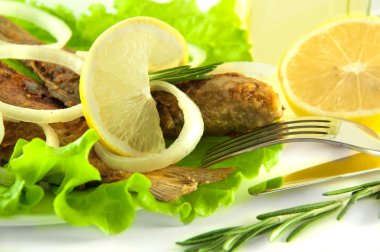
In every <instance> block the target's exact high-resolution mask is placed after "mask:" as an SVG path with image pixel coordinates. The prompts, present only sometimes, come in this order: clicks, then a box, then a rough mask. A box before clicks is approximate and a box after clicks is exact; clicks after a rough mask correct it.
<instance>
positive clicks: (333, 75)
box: [279, 17, 380, 130]
mask: <svg viewBox="0 0 380 252" xmlns="http://www.w3.org/2000/svg"><path fill="white" fill-rule="evenodd" d="M279 76H280V82H281V84H282V87H283V90H284V93H285V95H286V97H287V98H288V101H289V104H290V106H291V107H292V108H293V110H294V111H295V112H296V114H298V115H325V116H333V117H342V118H346V119H351V120H355V121H359V122H361V123H364V124H366V125H368V126H370V127H372V128H373V129H374V130H380V99H379V98H380V19H378V18H372V17H358V18H346V19H341V20H339V21H335V22H333V23H330V24H328V25H326V26H323V27H321V28H319V29H317V30H315V31H313V32H311V33H309V34H307V35H305V36H304V37H303V38H301V39H300V40H299V41H298V42H297V43H296V44H295V45H294V46H293V47H292V48H291V49H290V50H289V51H288V52H287V53H286V54H285V56H284V57H283V59H282V61H281V63H280V68H279Z"/></svg>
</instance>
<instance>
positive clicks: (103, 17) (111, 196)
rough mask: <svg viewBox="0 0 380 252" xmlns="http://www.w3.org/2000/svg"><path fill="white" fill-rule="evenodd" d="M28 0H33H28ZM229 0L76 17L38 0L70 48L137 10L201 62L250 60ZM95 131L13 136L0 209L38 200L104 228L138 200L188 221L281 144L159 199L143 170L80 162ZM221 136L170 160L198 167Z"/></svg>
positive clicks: (26, 207) (138, 6)
mask: <svg viewBox="0 0 380 252" xmlns="http://www.w3.org/2000/svg"><path fill="white" fill-rule="evenodd" d="M20 2H23V1H22V0H20ZM32 4H34V5H37V4H36V3H33V1H32ZM234 5H235V0H221V1H220V2H219V3H218V4H216V5H215V6H213V7H212V8H211V9H210V10H208V11H207V12H205V11H201V10H200V9H199V8H198V7H197V5H196V1H195V0H187V1H183V0H173V1H170V2H169V3H165V4H160V3H155V2H152V1H139V0H127V1H125V0H115V9H116V13H114V14H109V13H107V12H106V10H105V8H104V6H102V5H100V4H94V5H92V6H91V7H90V10H89V14H82V15H81V16H79V18H76V17H75V16H74V13H73V11H72V10H70V9H68V8H66V7H64V6H62V5H58V6H56V7H54V8H48V7H46V6H44V5H38V7H39V8H41V9H44V10H46V11H48V12H50V13H52V14H54V15H56V16H58V17H59V18H61V19H62V20H64V21H65V22H66V23H67V24H68V25H69V26H70V27H71V29H72V31H73V37H72V39H71V40H70V41H69V43H68V47H70V48H73V49H76V50H88V49H89V48H90V46H91V45H92V43H93V42H94V41H95V39H96V38H97V37H98V35H99V34H101V33H102V32H103V31H104V30H105V29H107V28H108V27H110V26H111V25H113V24H115V23H117V22H119V21H121V20H123V19H126V18H128V17H133V16H140V15H145V16H152V17H156V18H159V19H161V20H163V21H166V22H168V23H169V24H171V25H172V26H174V27H175V28H176V29H178V30H179V31H180V32H181V33H182V34H183V35H184V37H185V39H186V40H187V41H188V42H189V43H191V44H193V45H196V46H197V47H199V48H201V49H202V50H204V51H205V52H206V54H207V58H206V60H205V62H204V63H203V64H208V63H213V62H223V61H225V62H227V61H245V60H251V56H250V54H249V49H250V45H249V43H248V42H247V41H248V40H247V34H246V31H245V30H243V29H241V23H240V20H239V18H238V17H237V15H236V14H235V13H234V11H233V9H234ZM13 21H15V22H16V23H18V24H19V25H21V26H23V27H24V28H26V29H27V30H29V31H30V32H31V33H33V34H34V35H36V36H37V37H38V38H40V39H41V40H42V41H44V42H51V41H52V37H51V36H50V35H49V34H48V33H46V32H44V31H42V30H40V29H38V28H37V27H35V26H34V25H33V24H31V23H28V22H25V21H22V20H20V19H13ZM227 27H228V28H227ZM97 139H98V138H97V135H96V133H95V132H94V131H92V130H89V131H88V132H86V133H85V134H84V135H83V136H82V137H81V138H80V139H78V140H77V141H75V142H73V143H71V144H69V145H67V146H65V147H61V148H52V147H49V146H47V145H46V143H45V142H44V141H42V140H40V139H34V140H32V141H30V142H27V141H25V140H19V141H18V142H17V144H16V146H15V149H14V153H13V155H12V157H11V159H10V161H9V163H8V164H7V165H6V166H5V167H4V168H0V216H9V215H14V214H19V213H23V214H25V213H26V214H27V213H33V212H38V211H36V210H35V209H37V208H40V205H41V203H42V202H43V203H44V205H45V207H44V209H45V208H46V209H50V210H51V211H54V213H55V214H56V215H57V216H59V217H60V218H62V219H63V220H65V221H66V222H68V223H71V224H72V225H75V226H88V225H95V226H97V227H98V228H99V229H101V230H102V231H104V232H105V233H108V234H115V233H119V232H121V231H123V230H125V229H126V228H128V227H129V226H130V225H131V224H132V222H133V220H134V217H135V214H136V210H137V209H138V208H143V209H146V210H148V211H154V212H158V213H162V214H167V215H174V216H178V217H179V218H180V219H181V221H182V222H184V223H189V222H191V221H192V220H193V219H194V218H196V217H197V216H208V215H210V214H212V213H213V212H215V211H216V210H217V209H218V208H219V207H222V206H229V205H230V204H232V203H233V201H234V199H235V196H236V192H237V190H238V188H239V186H240V184H241V182H242V181H243V180H244V179H250V178H253V177H255V176H257V175H258V172H259V170H260V168H261V167H262V165H263V166H264V167H265V169H267V170H270V168H271V167H272V166H273V165H274V164H275V163H276V162H277V161H278V158H279V153H280V150H281V147H280V146H272V147H269V148H265V149H261V150H258V151H254V152H250V153H247V154H244V155H240V156H238V157H236V158H233V159H229V160H226V161H224V162H221V163H219V164H216V165H214V166H213V168H215V169H217V168H219V167H234V168H235V171H234V172H233V173H232V174H230V175H229V176H228V177H227V178H226V179H224V180H222V181H219V182H217V183H212V184H206V185H202V186H199V188H198V190H197V191H195V192H193V193H191V194H188V195H185V196H183V197H181V198H179V199H178V200H176V201H174V202H161V201H157V200H156V199H155V198H154V196H153V195H152V194H151V193H150V191H149V188H150V185H151V183H150V181H149V179H148V178H147V177H146V176H144V175H143V174H139V173H135V174H133V175H132V176H131V177H130V178H129V179H126V180H123V181H119V182H114V183H103V184H101V183H100V181H101V177H100V174H99V172H98V171H97V169H96V168H94V167H93V166H92V165H91V164H90V163H89V162H88V153H89V151H90V150H91V148H92V146H93V144H94V143H95V142H96V141H97ZM225 139H226V138H223V137H209V138H203V139H202V140H201V142H200V143H199V144H198V146H197V148H196V149H195V150H194V151H193V152H192V153H191V154H190V155H189V156H187V157H186V158H185V159H183V160H181V161H180V162H179V163H178V165H180V166H185V167H198V166H199V165H200V160H201V158H202V157H203V155H204V153H205V151H206V150H207V149H209V148H210V147H212V146H213V145H215V144H218V143H220V142H221V141H224V140H225ZM184 169H186V168H184ZM52 195H53V197H52ZM47 204H48V205H49V206H48V207H46V205H47Z"/></svg>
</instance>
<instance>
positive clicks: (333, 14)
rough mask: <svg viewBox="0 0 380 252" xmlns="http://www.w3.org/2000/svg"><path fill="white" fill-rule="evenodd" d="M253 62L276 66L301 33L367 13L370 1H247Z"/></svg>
mask: <svg viewBox="0 0 380 252" xmlns="http://www.w3.org/2000/svg"><path fill="white" fill-rule="evenodd" d="M248 1H249V2H248V3H249V4H248V8H249V10H248V11H249V13H248V17H249V18H248V26H249V27H248V28H249V31H250V40H251V43H252V55H253V59H254V61H257V62H262V63H269V64H273V65H277V64H278V62H279V60H280V58H281V56H282V54H283V53H284V51H285V50H286V49H287V48H288V47H290V46H291V45H292V44H293V43H294V42H295V41H296V40H297V39H298V38H299V37H300V36H301V35H302V34H305V33H306V32H308V31H310V30H312V29H313V28H316V27H318V26H319V25H321V24H323V23H325V22H329V21H332V20H334V19H337V18H339V17H344V16H359V15H368V14H369V12H370V9H371V6H370V4H371V0H248Z"/></svg>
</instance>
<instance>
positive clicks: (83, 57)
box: [75, 51, 88, 60]
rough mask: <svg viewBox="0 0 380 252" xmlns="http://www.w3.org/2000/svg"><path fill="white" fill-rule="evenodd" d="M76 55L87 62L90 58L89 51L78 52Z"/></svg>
mask: <svg viewBox="0 0 380 252" xmlns="http://www.w3.org/2000/svg"><path fill="white" fill-rule="evenodd" d="M75 54H76V55H77V56H78V57H81V58H82V59H83V60H85V59H86V58H87V56H88V51H76V52H75Z"/></svg>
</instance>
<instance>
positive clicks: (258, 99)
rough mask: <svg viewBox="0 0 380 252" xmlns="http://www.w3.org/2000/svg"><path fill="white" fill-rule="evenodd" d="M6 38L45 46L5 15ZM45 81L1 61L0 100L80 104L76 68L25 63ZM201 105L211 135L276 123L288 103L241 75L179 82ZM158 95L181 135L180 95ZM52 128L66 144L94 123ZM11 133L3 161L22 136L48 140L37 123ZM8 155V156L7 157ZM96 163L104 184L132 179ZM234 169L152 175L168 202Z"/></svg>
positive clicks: (0, 21) (9, 128) (173, 132)
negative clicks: (74, 70)
mask: <svg viewBox="0 0 380 252" xmlns="http://www.w3.org/2000/svg"><path fill="white" fill-rule="evenodd" d="M0 39H2V40H6V41H9V42H12V43H21V44H41V42H40V41H38V40H37V39H36V38H34V37H33V36H32V35H30V34H29V33H28V32H26V31H24V30H23V29H22V28H20V27H18V26H17V25H15V24H14V23H12V22H10V21H9V20H7V19H6V18H3V17H0ZM23 63H24V64H25V66H27V67H29V68H30V69H31V70H32V71H34V72H35V73H36V74H37V75H38V76H39V77H40V78H41V79H42V81H43V83H42V84H40V83H38V82H36V81H34V80H32V79H30V78H28V77H26V76H24V75H22V74H20V73H18V72H16V71H14V70H12V69H11V68H9V67H7V66H6V65H4V64H1V63H0V88H1V89H2V92H0V101H2V102H6V103H9V104H13V105H17V106H22V107H28V108H35V109H60V108H64V107H69V106H73V105H76V104H78V103H79V102H80V100H79V91H78V90H79V87H78V82H79V76H78V75H76V74H75V73H73V72H72V71H71V70H69V69H67V68H64V67H61V66H57V65H54V64H51V63H45V62H37V61H23ZM178 87H179V88H180V89H182V90H183V91H184V92H185V93H186V94H187V95H188V96H189V97H190V98H191V99H192V100H193V101H194V102H195V103H196V104H197V105H198V106H199V108H200V110H201V112H202V116H203V119H204V121H205V133H206V134H207V135H227V134H237V133H242V132H246V131H249V130H252V129H254V128H256V127H259V126H262V125H265V124H268V123H271V122H272V121H274V120H276V119H278V118H279V117H281V115H282V107H281V105H280V102H279V99H278V97H277V95H276V94H275V92H274V91H273V90H272V88H271V87H270V86H269V85H267V84H265V83H263V82H259V81H257V80H254V79H252V78H248V77H245V76H242V75H240V74H234V73H232V74H222V75H215V76H214V77H213V78H211V79H209V80H202V81H193V82H186V83H181V84H178ZM153 97H154V99H155V100H156V102H157V109H158V111H159V113H160V120H161V121H160V124H161V127H162V130H163V133H164V136H166V137H176V136H177V135H178V134H179V132H180V131H181V128H182V125H183V115H182V112H181V110H180V108H179V107H178V104H177V101H176V99H175V97H174V96H172V95H170V94H168V93H165V92H155V93H153ZM51 126H52V127H53V128H54V129H55V131H56V132H57V135H58V137H59V139H60V143H61V145H66V144H68V143H71V142H73V141H74V140H76V139H77V138H79V137H80V136H81V135H82V134H83V133H84V132H85V131H86V130H87V129H88V126H87V124H86V121H85V120H84V118H80V119H77V120H74V121H72V122H68V123H55V124H51ZM5 128H6V133H5V138H4V141H3V143H2V144H1V150H0V151H1V153H2V156H1V158H2V161H6V160H7V158H9V154H10V152H11V150H12V148H13V146H14V144H15V143H16V141H17V139H19V138H24V139H27V140H30V139H32V138H34V137H41V138H43V137H44V136H43V132H42V130H41V129H40V128H39V126H37V125H34V124H31V123H17V122H6V123H5ZM7 155H8V156H7ZM89 160H90V162H91V163H92V164H93V165H94V166H95V167H96V168H97V169H98V170H99V171H100V173H101V175H102V179H103V182H104V183H108V182H113V181H118V180H122V179H126V178H128V177H129V176H130V173H129V172H125V171H119V170H113V169H110V168H109V167H107V166H106V165H105V164H104V163H103V162H102V161H101V160H100V159H99V158H98V156H97V155H96V153H95V152H94V151H93V152H92V153H91V155H90V157H89ZM231 172H233V169H232V168H221V169H196V168H186V167H177V166H170V167H167V168H164V169H161V170H157V171H153V172H149V173H146V174H145V175H146V176H147V177H148V178H149V179H150V180H151V182H152V186H151V189H150V190H151V192H152V193H153V194H154V195H155V197H156V198H157V199H160V200H163V201H171V200H175V199H177V198H178V197H180V196H182V195H184V194H188V193H190V192H192V191H195V190H196V189H197V187H198V185H201V184H205V183H212V182H216V181H219V180H222V179H224V178H226V177H227V176H228V175H229V174H230V173H231Z"/></svg>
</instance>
